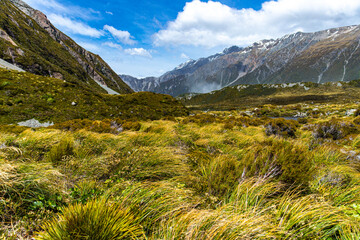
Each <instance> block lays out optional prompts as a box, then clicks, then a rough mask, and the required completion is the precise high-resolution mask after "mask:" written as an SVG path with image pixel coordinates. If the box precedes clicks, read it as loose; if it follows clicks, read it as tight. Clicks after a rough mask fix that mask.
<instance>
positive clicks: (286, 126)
mask: <svg viewBox="0 0 360 240" xmlns="http://www.w3.org/2000/svg"><path fill="white" fill-rule="evenodd" d="M297 127H298V123H297V122H296V121H294V120H285V119H283V118H275V119H271V120H270V121H268V122H267V123H266V125H265V133H266V135H268V136H270V135H277V136H281V137H295V134H296V128H297Z"/></svg>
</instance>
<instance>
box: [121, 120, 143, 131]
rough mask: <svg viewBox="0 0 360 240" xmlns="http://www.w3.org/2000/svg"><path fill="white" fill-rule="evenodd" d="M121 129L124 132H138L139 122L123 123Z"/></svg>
mask: <svg viewBox="0 0 360 240" xmlns="http://www.w3.org/2000/svg"><path fill="white" fill-rule="evenodd" d="M122 127H123V128H124V130H132V131H139V130H140V128H141V124H140V123H139V122H125V123H123V125H122Z"/></svg>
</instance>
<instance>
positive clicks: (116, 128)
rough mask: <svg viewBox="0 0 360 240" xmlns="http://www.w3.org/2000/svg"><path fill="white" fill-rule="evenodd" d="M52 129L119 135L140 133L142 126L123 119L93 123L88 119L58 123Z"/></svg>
mask: <svg viewBox="0 0 360 240" xmlns="http://www.w3.org/2000/svg"><path fill="white" fill-rule="evenodd" d="M51 128H55V129H61V130H65V131H78V130H81V129H84V130H87V131H91V132H97V133H112V134H119V133H121V132H122V131H124V130H132V131H139V130H140V128H141V124H140V123H139V122H136V121H135V122H132V121H125V120H122V119H118V118H117V119H104V120H102V121H91V120H88V119H75V120H70V121H66V122H62V123H57V124H55V125H54V126H51Z"/></svg>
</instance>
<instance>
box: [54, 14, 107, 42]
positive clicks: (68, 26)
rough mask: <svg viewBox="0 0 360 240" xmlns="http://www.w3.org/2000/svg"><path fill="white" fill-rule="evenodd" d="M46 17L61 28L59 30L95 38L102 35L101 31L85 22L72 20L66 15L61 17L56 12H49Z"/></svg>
mask: <svg viewBox="0 0 360 240" xmlns="http://www.w3.org/2000/svg"><path fill="white" fill-rule="evenodd" d="M48 18H49V19H50V21H51V22H52V23H53V24H54V25H55V26H56V27H59V28H61V30H63V31H65V32H70V33H73V34H79V35H83V36H89V37H95V38H99V37H101V36H102V35H103V32H102V31H100V30H97V29H95V28H92V27H90V26H89V25H87V24H85V23H82V22H79V21H75V20H72V19H70V18H68V17H63V16H60V15H57V14H50V15H49V16H48Z"/></svg>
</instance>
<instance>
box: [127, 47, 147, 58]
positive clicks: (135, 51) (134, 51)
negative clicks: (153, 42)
mask: <svg viewBox="0 0 360 240" xmlns="http://www.w3.org/2000/svg"><path fill="white" fill-rule="evenodd" d="M124 52H125V53H126V54H129V55H132V56H141V57H148V58H151V57H152V56H151V54H150V52H149V51H148V50H146V49H144V48H128V49H125V50H124Z"/></svg>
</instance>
